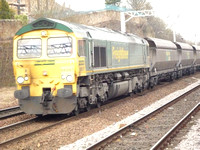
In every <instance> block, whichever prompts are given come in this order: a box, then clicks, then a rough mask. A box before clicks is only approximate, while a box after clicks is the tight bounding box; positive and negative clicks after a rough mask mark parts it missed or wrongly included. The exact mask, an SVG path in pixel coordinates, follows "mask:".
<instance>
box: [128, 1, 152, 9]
mask: <svg viewBox="0 0 200 150" xmlns="http://www.w3.org/2000/svg"><path fill="white" fill-rule="evenodd" d="M127 3H128V4H129V5H130V6H131V8H132V9H133V10H150V9H152V6H151V4H150V3H149V2H147V1H146V0H127Z"/></svg>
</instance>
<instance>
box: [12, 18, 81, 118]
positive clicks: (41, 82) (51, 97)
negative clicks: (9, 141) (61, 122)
mask: <svg viewBox="0 0 200 150" xmlns="http://www.w3.org/2000/svg"><path fill="white" fill-rule="evenodd" d="M76 43H77V39H76V37H75V35H74V33H73V32H72V31H71V30H70V29H69V28H66V27H65V26H63V25H62V24H58V23H57V24H56V23H55V22H53V21H51V20H47V19H39V20H38V21H36V22H34V23H32V24H29V25H27V26H25V27H23V28H22V29H21V30H19V32H18V33H17V34H16V36H15V38H14V52H13V53H14V54H13V55H14V57H13V58H14V60H13V67H14V75H15V79H16V84H17V89H18V90H16V91H15V94H14V95H15V97H16V98H17V99H18V100H19V105H20V107H21V109H22V110H23V111H24V112H26V113H28V114H38V115H45V114H62V113H70V112H72V111H73V110H75V109H76V107H77V98H76V97H77V78H78V76H79V74H80V73H79V67H78V62H79V61H78V60H79V57H78V55H77V44H76Z"/></svg>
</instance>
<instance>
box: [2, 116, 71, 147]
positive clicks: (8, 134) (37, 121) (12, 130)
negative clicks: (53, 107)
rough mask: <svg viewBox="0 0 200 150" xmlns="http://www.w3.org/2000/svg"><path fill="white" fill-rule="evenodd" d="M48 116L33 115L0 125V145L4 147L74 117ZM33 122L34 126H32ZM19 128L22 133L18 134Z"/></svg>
mask: <svg viewBox="0 0 200 150" xmlns="http://www.w3.org/2000/svg"><path fill="white" fill-rule="evenodd" d="M49 117H50V116H46V117H43V118H42V117H35V118H32V119H28V120H24V121H22V122H18V123H15V124H12V125H8V126H5V127H1V128H0V132H1V135H4V136H1V137H0V147H5V146H6V145H9V144H11V143H12V142H16V141H20V140H22V139H24V138H26V137H30V136H32V135H34V134H36V133H39V132H41V131H44V130H46V129H49V128H51V127H54V126H56V125H59V124H61V123H63V122H66V121H69V120H71V119H73V118H74V117H70V118H66V116H65V117H64V116H63V117H60V118H59V117H57V118H55V117H53V120H52V118H51V119H50V120H49ZM46 119H47V120H46ZM55 120H56V121H55ZM33 124H34V126H35V127H33V126H32V125H33ZM30 126H32V127H31V129H30V128H29V127H30ZM27 129H28V130H27ZM20 130H22V131H24V132H23V134H18V132H19V131H20ZM20 132H21V131H20Z"/></svg>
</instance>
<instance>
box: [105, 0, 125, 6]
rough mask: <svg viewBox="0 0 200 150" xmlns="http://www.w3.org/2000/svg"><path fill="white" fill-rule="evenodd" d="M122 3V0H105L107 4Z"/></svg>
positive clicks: (117, 4) (116, 4)
mask: <svg viewBox="0 0 200 150" xmlns="http://www.w3.org/2000/svg"><path fill="white" fill-rule="evenodd" d="M120 3H121V0H105V4H106V5H115V6H119V5H120Z"/></svg>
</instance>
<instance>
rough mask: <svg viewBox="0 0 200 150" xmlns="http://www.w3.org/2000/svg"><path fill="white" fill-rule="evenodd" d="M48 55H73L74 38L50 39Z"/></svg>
mask: <svg viewBox="0 0 200 150" xmlns="http://www.w3.org/2000/svg"><path fill="white" fill-rule="evenodd" d="M47 43H48V49H47V55H48V56H49V57H66V56H71V55H72V38H71V37H68V36H67V37H56V38H49V39H48V42H47Z"/></svg>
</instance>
